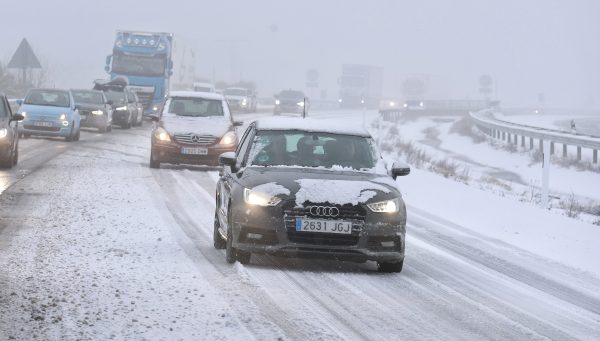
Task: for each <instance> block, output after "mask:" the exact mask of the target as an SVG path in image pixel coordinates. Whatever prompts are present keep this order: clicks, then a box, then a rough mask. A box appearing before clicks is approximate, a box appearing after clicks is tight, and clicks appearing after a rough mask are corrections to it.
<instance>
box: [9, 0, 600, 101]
mask: <svg viewBox="0 0 600 341" xmlns="http://www.w3.org/2000/svg"><path fill="white" fill-rule="evenodd" d="M165 4H166V5H165ZM3 5H4V10H3V13H4V14H5V15H4V16H3V17H4V18H3V20H1V21H0V29H1V32H2V34H1V35H0V44H1V46H2V53H1V54H0V58H1V60H2V61H3V63H6V62H8V60H9V59H10V57H11V55H12V53H13V52H14V50H15V49H16V47H17V45H18V44H19V42H20V40H21V39H22V38H24V37H26V38H27V39H28V40H29V42H30V43H31V45H32V46H33V48H34V49H35V51H36V53H37V54H38V57H39V58H40V59H41V60H42V63H43V64H46V65H48V66H50V68H51V70H52V72H51V76H52V79H53V80H54V82H53V83H54V85H55V86H57V87H90V86H91V82H92V80H93V79H96V78H105V77H107V75H106V73H105V72H104V60H105V57H106V55H108V54H110V53H111V49H112V44H113V42H114V34H115V30H116V29H131V30H145V31H165V32H173V33H175V37H176V38H175V39H176V44H177V49H178V52H179V53H181V52H182V51H183V50H186V51H188V52H189V50H194V51H195V53H196V63H195V65H194V67H195V69H196V73H197V75H198V76H201V77H205V78H210V77H212V76H213V73H214V75H216V77H217V79H223V80H226V81H232V80H238V79H239V78H240V77H241V78H243V79H244V80H252V81H255V82H256V83H257V84H258V90H259V95H260V96H271V95H272V94H273V93H275V92H277V91H278V90H280V89H282V88H297V89H302V90H306V89H305V87H304V82H305V74H306V72H307V70H308V69H312V68H314V69H316V70H318V71H319V76H320V83H321V87H322V88H323V89H325V90H326V91H327V95H328V97H329V98H331V99H334V98H337V78H338V77H339V75H340V71H341V65H342V64H344V63H356V64H371V65H379V66H382V67H383V68H384V72H385V88H384V93H385V95H387V96H396V97H397V96H400V95H401V91H400V84H401V82H402V81H403V80H404V79H406V78H407V77H410V76H412V75H419V76H420V77H424V78H427V79H428V82H429V84H428V85H429V90H430V91H429V94H428V96H429V97H436V98H471V99H478V98H480V97H481V96H480V94H479V93H478V78H479V76H480V75H482V74H490V75H491V76H492V77H493V78H494V79H495V80H496V81H497V86H498V97H499V99H501V100H502V102H503V103H504V104H505V105H506V106H528V107H531V106H536V105H537V104H538V94H540V93H543V94H544V97H545V99H546V105H547V106H550V107H571V108H579V107H590V106H593V107H600V1H595V0H571V1H569V0H562V1H558V0H505V1H480V0H472V1H467V0H452V1H445V0H438V1H433V0H429V1H414V0H410V1H400V0H395V1H394V0H390V1H354V0H352V1H349V0H344V1H325V0H302V1H264V0H261V1H243V0H236V1H233V0H230V1H181V0H171V1H159V0H145V1H144V2H140V1H126V0H105V1H98V2H96V1H93V2H92V1H67V0H53V1H46V0H38V1H20V2H19V3H12V4H6V3H3ZM164 6H169V7H168V8H164ZM174 62H175V64H176V65H177V63H179V65H181V62H182V61H181V60H177V59H176V60H175V61H174ZM188 63H189V60H188ZM187 66H188V67H189V65H187ZM175 76H176V77H177V76H178V75H177V74H176V75H175Z"/></svg>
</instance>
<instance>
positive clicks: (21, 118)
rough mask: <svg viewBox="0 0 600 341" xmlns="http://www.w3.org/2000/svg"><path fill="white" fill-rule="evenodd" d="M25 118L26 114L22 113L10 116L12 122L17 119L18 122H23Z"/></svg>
mask: <svg viewBox="0 0 600 341" xmlns="http://www.w3.org/2000/svg"><path fill="white" fill-rule="evenodd" d="M24 119H25V116H23V115H22V114H13V115H12V117H11V118H10V121H11V122H14V121H17V122H21V121H23V120H24Z"/></svg>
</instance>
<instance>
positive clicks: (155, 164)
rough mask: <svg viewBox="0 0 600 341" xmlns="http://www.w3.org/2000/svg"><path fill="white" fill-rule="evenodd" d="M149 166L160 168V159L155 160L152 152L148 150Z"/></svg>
mask: <svg viewBox="0 0 600 341" xmlns="http://www.w3.org/2000/svg"><path fill="white" fill-rule="evenodd" d="M150 168H154V169H158V168H160V161H156V160H155V158H154V152H152V151H150Z"/></svg>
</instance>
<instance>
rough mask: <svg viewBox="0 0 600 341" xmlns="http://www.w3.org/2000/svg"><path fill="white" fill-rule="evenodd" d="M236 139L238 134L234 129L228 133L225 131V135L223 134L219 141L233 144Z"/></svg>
mask: <svg viewBox="0 0 600 341" xmlns="http://www.w3.org/2000/svg"><path fill="white" fill-rule="evenodd" d="M236 140H237V136H236V135H235V133H234V132H233V131H228V132H227V133H225V135H223V137H222V138H221V141H219V144H224V145H232V144H235V142H236Z"/></svg>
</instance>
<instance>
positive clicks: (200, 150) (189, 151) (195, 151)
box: [181, 147, 208, 155]
mask: <svg viewBox="0 0 600 341" xmlns="http://www.w3.org/2000/svg"><path fill="white" fill-rule="evenodd" d="M181 154H186V155H208V149H207V148H188V147H183V148H181Z"/></svg>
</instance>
